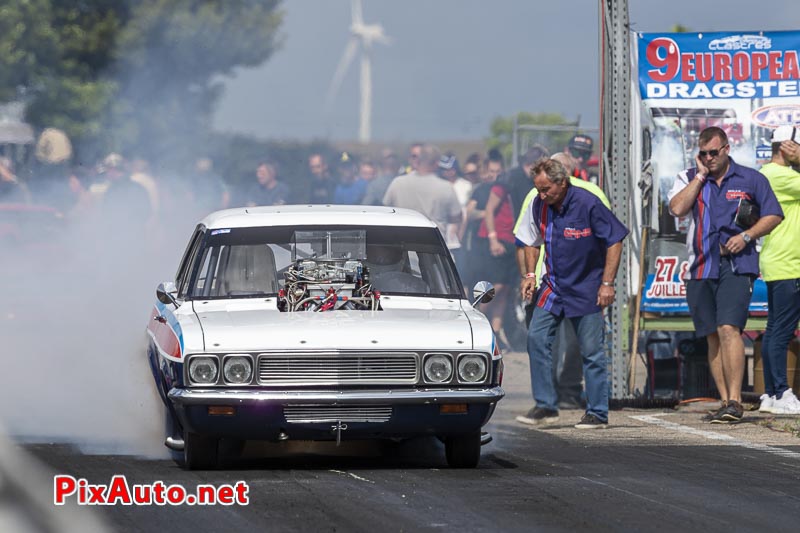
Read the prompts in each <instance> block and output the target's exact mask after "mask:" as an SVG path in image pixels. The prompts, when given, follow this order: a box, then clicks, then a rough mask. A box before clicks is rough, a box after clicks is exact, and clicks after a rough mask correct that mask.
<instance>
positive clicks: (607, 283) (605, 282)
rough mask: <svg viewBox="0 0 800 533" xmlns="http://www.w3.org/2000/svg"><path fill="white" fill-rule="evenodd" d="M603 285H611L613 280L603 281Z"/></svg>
mask: <svg viewBox="0 0 800 533" xmlns="http://www.w3.org/2000/svg"><path fill="white" fill-rule="evenodd" d="M603 285H605V286H606V287H613V286H614V282H613V281H604V282H603Z"/></svg>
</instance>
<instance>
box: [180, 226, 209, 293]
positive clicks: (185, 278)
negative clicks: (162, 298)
mask: <svg viewBox="0 0 800 533" xmlns="http://www.w3.org/2000/svg"><path fill="white" fill-rule="evenodd" d="M204 229H205V228H203V227H199V226H198V228H197V229H196V230H195V234H194V235H193V236H192V240H191V244H190V245H189V247H188V248H187V249H186V253H185V254H184V256H183V260H182V261H181V266H180V268H179V269H178V275H177V276H176V279H175V283H176V285H177V287H178V298H184V297H185V296H186V292H187V290H188V288H189V278H190V277H191V271H192V265H193V264H194V262H195V257H196V256H197V251H198V250H199V249H200V245H201V244H202V242H203V236H204V235H205V231H204Z"/></svg>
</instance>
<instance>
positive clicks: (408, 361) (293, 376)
mask: <svg viewBox="0 0 800 533" xmlns="http://www.w3.org/2000/svg"><path fill="white" fill-rule="evenodd" d="M418 360H419V358H418V356H417V354H416V353H413V352H361V353H347V352H341V353H339V352H334V353H332V352H323V353H312V352H303V353H297V352H295V353H285V352H284V353H277V354H260V355H259V356H258V382H259V384H261V385H301V384H302V385H304V384H312V385H339V384H354V385H370V384H380V385H411V384H414V383H416V382H417V381H418V379H419V369H418Z"/></svg>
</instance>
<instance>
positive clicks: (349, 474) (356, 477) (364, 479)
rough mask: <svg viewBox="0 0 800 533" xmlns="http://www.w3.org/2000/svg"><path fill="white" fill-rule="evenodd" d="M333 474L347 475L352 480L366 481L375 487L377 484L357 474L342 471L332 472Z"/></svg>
mask: <svg viewBox="0 0 800 533" xmlns="http://www.w3.org/2000/svg"><path fill="white" fill-rule="evenodd" d="M331 472H335V473H337V474H345V475H348V476H350V477H352V478H355V479H357V480H359V481H366V482H367V483H372V484H373V485H374V484H375V482H374V481H371V480H369V479H367V478H363V477H361V476H357V475H355V474H351V473H350V472H342V471H341V470H331Z"/></svg>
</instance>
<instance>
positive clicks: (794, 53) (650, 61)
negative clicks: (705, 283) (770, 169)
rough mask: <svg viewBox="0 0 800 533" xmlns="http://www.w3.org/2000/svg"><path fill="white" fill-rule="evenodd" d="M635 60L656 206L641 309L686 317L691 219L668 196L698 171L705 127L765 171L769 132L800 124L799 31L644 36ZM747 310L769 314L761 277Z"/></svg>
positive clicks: (746, 161) (743, 161)
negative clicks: (674, 211) (680, 215)
mask: <svg viewBox="0 0 800 533" xmlns="http://www.w3.org/2000/svg"><path fill="white" fill-rule="evenodd" d="M635 56H636V57H635V59H634V62H635V63H636V64H635V65H634V68H633V72H635V73H636V75H637V76H638V82H639V83H638V86H639V92H640V97H641V102H642V109H641V110H640V111H641V125H640V126H641V129H642V131H643V132H648V133H649V139H650V142H649V153H648V154H646V155H645V157H644V159H647V163H648V164H649V165H652V169H653V195H654V201H655V202H656V204H657V205H658V209H657V211H656V213H657V214H655V215H653V217H654V218H656V217H657V220H653V221H652V227H653V229H654V236H653V243H652V244H653V246H651V250H652V253H651V254H650V260H649V262H648V275H647V278H646V284H645V289H644V294H643V295H642V311H645V312H654V313H660V314H686V313H688V307H687V305H686V294H685V286H684V284H683V280H682V273H683V272H684V271H685V270H686V268H688V265H687V263H686V261H687V259H688V253H687V250H686V247H685V245H684V243H685V242H686V233H687V231H689V228H690V224H691V220H690V219H689V218H684V219H677V218H675V217H672V216H670V214H669V210H668V203H669V200H668V194H669V192H670V190H671V189H672V187H673V184H674V180H675V178H676V176H677V175H678V173H680V172H681V171H682V170H684V169H686V168H689V167H693V166H695V163H694V157H695V155H696V154H697V150H698V146H697V138H698V136H699V135H700V132H701V131H702V130H703V129H704V128H707V127H710V126H717V127H719V128H722V129H723V130H724V131H725V132H726V134H727V135H728V141H729V144H730V146H731V152H730V154H731V157H732V158H733V159H734V160H736V162H737V163H740V164H743V165H747V166H750V167H754V168H759V167H760V166H761V165H763V164H764V163H766V162H768V161H769V159H770V157H771V145H770V138H771V136H772V130H774V129H775V128H777V127H778V126H781V125H785V124H789V125H800V31H782V32H717V33H659V34H655V33H639V34H636V54H635ZM678 244H679V246H677V247H676V245H678ZM664 250H668V252H664ZM750 310H751V312H764V311H766V288H765V287H764V284H763V282H762V281H761V280H760V279H759V280H757V282H756V287H755V289H754V291H753V300H752V302H751V305H750Z"/></svg>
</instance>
